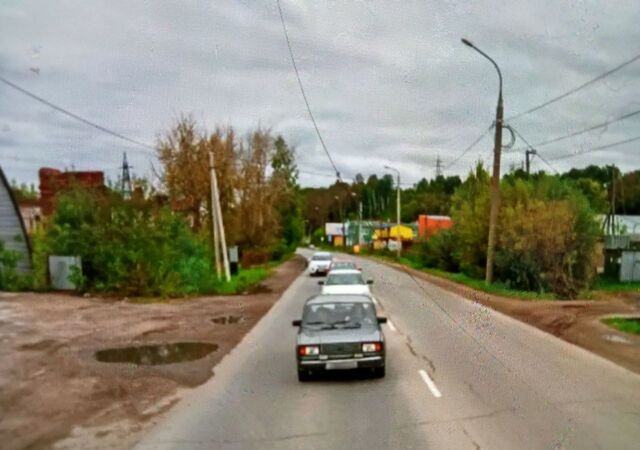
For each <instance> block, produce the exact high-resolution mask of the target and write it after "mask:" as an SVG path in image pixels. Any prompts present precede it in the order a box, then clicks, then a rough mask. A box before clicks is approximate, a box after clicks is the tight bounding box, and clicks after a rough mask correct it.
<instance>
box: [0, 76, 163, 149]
mask: <svg viewBox="0 0 640 450" xmlns="http://www.w3.org/2000/svg"><path fill="white" fill-rule="evenodd" d="M0 81H2V82H3V83H4V84H6V85H7V86H9V87H11V88H13V89H15V90H17V91H19V92H21V93H23V94H24V95H26V96H28V97H31V98H32V99H34V100H37V101H39V102H40V103H42V104H44V105H47V106H48V107H50V108H53V109H55V110H56V111H58V112H60V113H62V114H64V115H66V116H68V117H71V118H72V119H75V120H77V121H79V122H82V123H84V124H85V125H89V126H90V127H93V128H95V129H97V130H100V131H102V132H103V133H107V134H110V135H111V136H115V137H117V138H118V139H122V140H123V141H127V142H129V143H131V144H135V145H139V146H141V147H145V148H148V149H151V150H154V151H155V147H153V146H151V145H149V144H145V143H144V142H140V141H136V140H135V139H132V138H129V137H127V136H125V135H123V134H120V133H118V132H117V131H113V130H110V129H108V128H106V127H103V126H102V125H98V124H97V123H95V122H92V121H90V120H88V119H85V118H84V117H81V116H79V115H77V114H75V113H72V112H71V111H68V110H66V109H64V108H62V107H60V106H57V105H55V104H53V103H51V102H50V101H48V100H45V99H44V98H42V97H40V96H38V95H36V94H34V93H33V92H30V91H28V90H26V89H24V88H23V87H20V86H18V85H17V84H15V83H12V82H11V81H9V80H7V79H6V78H4V77H2V76H0Z"/></svg>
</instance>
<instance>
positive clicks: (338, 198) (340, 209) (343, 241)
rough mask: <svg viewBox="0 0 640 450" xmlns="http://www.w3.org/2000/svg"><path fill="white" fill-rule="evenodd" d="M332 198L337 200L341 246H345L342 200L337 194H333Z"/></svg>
mask: <svg viewBox="0 0 640 450" xmlns="http://www.w3.org/2000/svg"><path fill="white" fill-rule="evenodd" d="M333 198H335V199H336V200H338V214H340V223H341V225H342V248H345V247H346V246H347V237H346V236H345V235H344V215H343V214H342V201H341V200H340V197H338V196H337V195H334V196H333Z"/></svg>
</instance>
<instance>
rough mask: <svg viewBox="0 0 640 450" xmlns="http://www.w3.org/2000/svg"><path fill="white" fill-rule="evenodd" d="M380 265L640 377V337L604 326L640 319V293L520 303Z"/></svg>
mask: <svg viewBox="0 0 640 450" xmlns="http://www.w3.org/2000/svg"><path fill="white" fill-rule="evenodd" d="M376 261H378V262H382V263H383V264H387V265H389V266H391V267H395V268H397V269H399V270H403V271H406V272H408V273H410V274H411V275H413V276H416V277H419V278H422V279H424V280H426V281H429V282H430V283H433V284H435V285H436V286H439V287H441V288H443V289H446V290H448V291H450V292H453V293H455V294H458V295H460V296H462V297H465V298H467V299H470V300H471V301H474V302H477V303H480V304H482V305H484V306H487V307H489V308H491V309H494V310H496V311H499V312H501V313H503V314H506V315H508V316H510V317H513V318H515V319H518V320H520V321H522V322H525V323H527V324H529V325H533V326H534V327H536V328H539V329H541V330H543V331H546V332H547V333H551V334H553V335H554V336H557V337H559V338H561V339H563V340H565V341H567V342H571V343H572V344H575V345H578V346H580V347H582V348H585V349H587V350H589V351H591V352H593V353H596V354H598V355H600V356H602V357H604V358H606V359H608V360H610V361H613V362H614V363H616V364H619V365H621V366H623V367H626V368H627V369H629V370H632V371H634V372H636V373H640V336H638V335H632V334H628V333H623V332H621V331H618V330H616V329H614V328H611V327H609V326H607V325H604V324H603V323H601V319H602V318H604V317H607V316H610V315H623V316H627V315H628V316H635V317H640V292H636V293H624V294H619V295H605V294H603V296H602V298H601V299H599V300H572V301H559V300H535V301H531V300H520V299H514V298H508V297H501V296H497V295H492V294H488V293H486V292H482V291H478V290H475V289H472V288H470V287H467V286H465V285H462V284H458V283H456V282H454V281H451V280H447V279H445V278H441V277H438V276H435V275H431V274H428V273H425V272H422V271H419V270H415V269H412V268H408V267H406V266H403V265H401V264H397V263H393V262H388V261H381V260H380V259H376Z"/></svg>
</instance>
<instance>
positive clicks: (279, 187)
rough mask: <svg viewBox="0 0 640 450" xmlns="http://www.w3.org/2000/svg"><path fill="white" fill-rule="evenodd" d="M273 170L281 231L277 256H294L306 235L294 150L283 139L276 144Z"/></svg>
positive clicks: (280, 138) (280, 137)
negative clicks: (292, 254) (292, 253)
mask: <svg viewBox="0 0 640 450" xmlns="http://www.w3.org/2000/svg"><path fill="white" fill-rule="evenodd" d="M271 169H272V170H273V173H272V176H271V181H272V184H273V188H274V191H275V192H277V194H278V199H277V201H276V202H275V203H276V205H277V206H276V207H277V210H278V215H279V221H280V227H281V229H282V236H281V239H280V243H279V245H278V246H277V247H276V250H277V253H278V254H277V255H276V256H282V255H283V254H284V253H289V252H293V251H294V250H295V249H296V247H297V246H298V245H299V244H300V242H301V241H302V237H303V235H304V221H303V218H302V212H301V207H300V203H301V202H300V197H301V195H300V187H299V186H298V168H297V165H296V159H295V150H294V149H293V148H291V147H289V146H288V145H287V143H286V142H285V140H284V139H283V138H282V136H278V137H277V138H276V140H275V142H274V152H273V156H272V157H271Z"/></svg>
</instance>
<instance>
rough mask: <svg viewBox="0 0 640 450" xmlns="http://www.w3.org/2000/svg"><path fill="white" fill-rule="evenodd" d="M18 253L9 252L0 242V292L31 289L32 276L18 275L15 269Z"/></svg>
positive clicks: (18, 259) (18, 257)
mask: <svg viewBox="0 0 640 450" xmlns="http://www.w3.org/2000/svg"><path fill="white" fill-rule="evenodd" d="M19 261H20V253H19V252H17V251H14V250H10V249H8V248H7V247H6V245H5V243H4V242H3V241H0V291H24V290H28V289H31V286H32V285H33V276H32V275H31V274H22V273H18V272H17V270H16V267H17V266H18V262H19Z"/></svg>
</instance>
